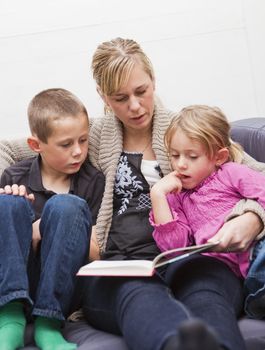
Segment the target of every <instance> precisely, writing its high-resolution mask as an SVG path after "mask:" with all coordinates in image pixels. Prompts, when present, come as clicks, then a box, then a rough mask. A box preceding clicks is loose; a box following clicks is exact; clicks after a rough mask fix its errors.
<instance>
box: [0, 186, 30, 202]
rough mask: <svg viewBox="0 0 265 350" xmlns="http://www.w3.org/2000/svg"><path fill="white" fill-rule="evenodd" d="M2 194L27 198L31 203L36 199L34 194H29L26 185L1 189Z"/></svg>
mask: <svg viewBox="0 0 265 350" xmlns="http://www.w3.org/2000/svg"><path fill="white" fill-rule="evenodd" d="M0 194H12V195H13V196H20V197H25V198H27V199H28V200H30V201H31V202H33V201H34V199H35V197H34V194H33V193H30V194H28V193H27V189H26V187H25V186H24V185H17V184H14V185H12V186H10V185H6V186H5V187H4V188H3V187H1V188H0Z"/></svg>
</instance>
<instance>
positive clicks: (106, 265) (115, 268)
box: [77, 241, 219, 276]
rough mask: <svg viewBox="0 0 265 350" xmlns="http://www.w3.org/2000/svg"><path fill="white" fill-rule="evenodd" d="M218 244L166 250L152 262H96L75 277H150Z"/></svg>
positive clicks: (82, 269)
mask: <svg viewBox="0 0 265 350" xmlns="http://www.w3.org/2000/svg"><path fill="white" fill-rule="evenodd" d="M217 244H219V241H217V242H214V243H205V244H201V245H193V246H189V247H183V248H176V249H171V250H167V251H165V252H163V253H161V254H159V255H157V256H156V257H155V259H154V260H152V261H150V260H96V261H93V262H91V263H89V264H87V265H84V266H82V267H81V268H80V269H79V271H78V273H77V276H152V275H153V274H154V272H155V269H157V268H158V267H161V266H164V265H166V264H170V263H172V262H174V261H177V260H180V259H184V258H186V257H188V256H190V255H192V254H195V253H201V252H206V251H210V250H211V248H212V247H214V246H216V245H217Z"/></svg>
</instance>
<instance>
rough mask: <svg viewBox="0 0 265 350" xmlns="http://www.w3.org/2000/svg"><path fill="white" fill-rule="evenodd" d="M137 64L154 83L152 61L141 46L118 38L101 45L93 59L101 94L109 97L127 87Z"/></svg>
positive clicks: (93, 67) (94, 75)
mask: <svg viewBox="0 0 265 350" xmlns="http://www.w3.org/2000/svg"><path fill="white" fill-rule="evenodd" d="M136 64H141V66H142V68H143V69H144V71H145V72H146V73H147V74H148V75H149V76H150V78H151V80H153V81H154V71H153V67H152V64H151V61H150V60H149V58H148V57H147V56H146V54H145V53H144V52H143V50H142V49H141V47H140V45H139V44H138V43H137V42H135V41H134V40H131V39H122V38H116V39H113V40H110V41H106V42H103V43H102V44H100V45H99V46H98V47H97V49H96V51H95V53H94V55H93V58H92V64H91V68H92V72H93V77H94V79H95V81H96V83H97V87H98V90H99V93H100V94H104V95H107V96H110V95H112V94H113V93H115V92H117V91H119V90H120V88H121V86H123V85H126V83H127V81H128V79H129V76H130V73H131V71H132V69H133V68H134V66H135V65H136Z"/></svg>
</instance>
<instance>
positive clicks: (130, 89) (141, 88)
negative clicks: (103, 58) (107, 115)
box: [103, 64, 155, 130]
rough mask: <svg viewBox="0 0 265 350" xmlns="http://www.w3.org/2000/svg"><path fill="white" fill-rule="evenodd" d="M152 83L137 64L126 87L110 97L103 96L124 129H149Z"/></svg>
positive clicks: (152, 106)
mask: <svg viewBox="0 0 265 350" xmlns="http://www.w3.org/2000/svg"><path fill="white" fill-rule="evenodd" d="M154 88H155V87H154V82H153V81H152V79H151V78H150V77H149V75H148V74H147V73H146V72H145V71H144V70H143V68H142V67H141V65H140V64H137V65H136V66H135V67H134V68H133V70H132V72H131V75H130V77H129V80H128V82H127V84H126V86H122V87H121V88H120V90H119V91H117V92H115V93H114V94H112V95H110V96H106V95H104V97H103V98H104V101H105V103H106V104H107V106H109V107H110V108H111V109H112V111H113V113H114V114H115V115H116V117H117V118H118V119H119V120H120V121H121V122H122V123H123V125H124V127H125V129H133V130H143V129H147V128H149V127H150V125H151V123H152V118H153V112H154Z"/></svg>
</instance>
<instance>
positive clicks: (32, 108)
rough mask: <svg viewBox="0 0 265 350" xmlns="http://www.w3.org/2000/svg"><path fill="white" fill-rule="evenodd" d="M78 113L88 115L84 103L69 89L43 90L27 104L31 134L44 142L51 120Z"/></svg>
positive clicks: (46, 138) (50, 128)
mask: <svg viewBox="0 0 265 350" xmlns="http://www.w3.org/2000/svg"><path fill="white" fill-rule="evenodd" d="M80 114H84V115H86V116H87V117H88V114H87V110H86V108H85V106H84V104H83V103H82V102H81V101H80V100H79V98H77V97H76V96H75V95H74V94H72V93H71V92H70V91H68V90H65V89H61V88H53V89H47V90H43V91H41V92H40V93H38V94H37V95H36V96H34V97H33V99H32V100H31V102H30V104H29V106H28V120H29V127H30V130H31V133H32V135H36V136H37V137H38V138H39V139H40V140H41V141H42V142H45V143H46V142H47V140H48V138H49V136H51V134H52V131H53V130H52V123H51V122H52V121H55V120H58V119H60V118H63V117H68V116H71V117H75V116H78V115H80Z"/></svg>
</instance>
